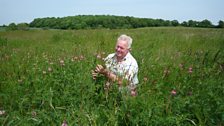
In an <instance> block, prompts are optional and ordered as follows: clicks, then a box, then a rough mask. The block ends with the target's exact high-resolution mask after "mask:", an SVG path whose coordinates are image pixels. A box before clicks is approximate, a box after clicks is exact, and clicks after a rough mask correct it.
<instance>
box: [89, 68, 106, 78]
mask: <svg viewBox="0 0 224 126" xmlns="http://www.w3.org/2000/svg"><path fill="white" fill-rule="evenodd" d="M99 74H103V75H105V74H106V69H105V68H104V67H103V66H102V65H99V64H98V65H97V66H96V68H95V70H92V77H93V79H94V80H95V79H96V77H97V76H98V75H99Z"/></svg>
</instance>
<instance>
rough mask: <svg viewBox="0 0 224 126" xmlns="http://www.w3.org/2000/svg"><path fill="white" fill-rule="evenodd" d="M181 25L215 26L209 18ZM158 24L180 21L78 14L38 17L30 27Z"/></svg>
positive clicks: (85, 27)
mask: <svg viewBox="0 0 224 126" xmlns="http://www.w3.org/2000/svg"><path fill="white" fill-rule="evenodd" d="M180 25H182V26H186V27H205V28H210V27H214V26H213V25H212V23H211V22H210V21H209V20H207V19H205V20H203V21H201V22H200V21H192V20H190V21H189V22H183V23H181V24H180ZM158 26H179V22H178V21H177V20H173V21H169V20H163V19H151V18H136V17H129V16H114V15H78V16H68V17H62V18H54V17H46V18H36V19H34V20H33V21H32V22H31V23H30V27H37V28H51V29H99V28H109V29H122V28H124V29H130V28H142V27H158Z"/></svg>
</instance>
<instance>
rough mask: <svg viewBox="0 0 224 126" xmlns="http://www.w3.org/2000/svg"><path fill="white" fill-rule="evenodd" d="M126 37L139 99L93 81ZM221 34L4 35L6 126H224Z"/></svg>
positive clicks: (0, 82)
mask: <svg viewBox="0 0 224 126" xmlns="http://www.w3.org/2000/svg"><path fill="white" fill-rule="evenodd" d="M129 20H132V19H129ZM132 21H133V20H132ZM133 22H135V21H133ZM148 23H151V22H148ZM141 25H142V26H144V25H145V24H141ZM154 25H158V24H154ZM95 27H98V26H95ZM123 33H126V34H128V35H130V36H132V37H133V40H134V41H133V47H132V54H133V55H134V57H135V58H136V59H137V61H138V65H139V74H138V75H139V76H138V77H139V81H140V83H139V85H138V87H137V92H138V95H137V96H136V97H131V96H130V94H129V93H128V92H126V91H123V92H120V91H119V90H118V87H117V85H116V83H115V84H114V85H112V86H111V88H110V90H108V92H105V90H104V83H105V81H106V78H104V77H102V76H99V77H98V78H97V80H92V77H91V70H93V69H94V67H95V65H96V64H98V63H101V60H100V59H101V58H102V57H105V56H106V55H107V54H109V53H112V52H113V51H114V46H115V42H116V38H117V37H118V36H119V35H120V34H123ZM223 34H224V30H223V29H206V28H205V29H200V28H180V27H173V28H164V27H159V28H141V29H129V30H127V29H119V30H118V29H117V30H108V29H98V30H29V31H5V32H0V56H1V58H0V61H1V62H0V70H1V72H0V112H1V114H0V124H1V125H61V124H62V123H63V122H64V121H66V122H67V123H68V125H121V126H123V125H209V126H210V125H214V126H216V125H224V123H223V122H224V113H223V111H224V105H223V101H224V97H223V96H224V86H223V84H224V79H223V78H224V51H223V50H224V44H223V41H224V36H223Z"/></svg>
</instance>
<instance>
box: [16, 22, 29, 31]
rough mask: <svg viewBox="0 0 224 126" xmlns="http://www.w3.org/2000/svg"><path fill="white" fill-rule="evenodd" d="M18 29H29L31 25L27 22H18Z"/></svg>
mask: <svg viewBox="0 0 224 126" xmlns="http://www.w3.org/2000/svg"><path fill="white" fill-rule="evenodd" d="M17 28H18V30H29V25H28V24H27V23H19V24H17Z"/></svg>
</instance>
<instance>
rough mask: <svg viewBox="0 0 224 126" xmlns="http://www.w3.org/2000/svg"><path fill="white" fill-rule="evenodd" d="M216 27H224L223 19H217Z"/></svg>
mask: <svg viewBox="0 0 224 126" xmlns="http://www.w3.org/2000/svg"><path fill="white" fill-rule="evenodd" d="M217 27H218V28H224V21H221V20H220V21H219V24H218V26H217Z"/></svg>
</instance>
